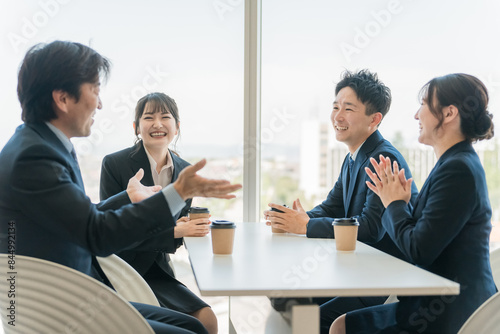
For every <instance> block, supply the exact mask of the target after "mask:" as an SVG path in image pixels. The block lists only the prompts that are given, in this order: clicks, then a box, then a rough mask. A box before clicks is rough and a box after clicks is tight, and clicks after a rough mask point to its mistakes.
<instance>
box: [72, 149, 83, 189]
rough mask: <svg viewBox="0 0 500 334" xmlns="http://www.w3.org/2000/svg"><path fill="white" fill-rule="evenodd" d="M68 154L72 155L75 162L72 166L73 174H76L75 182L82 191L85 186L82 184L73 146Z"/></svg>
mask: <svg viewBox="0 0 500 334" xmlns="http://www.w3.org/2000/svg"><path fill="white" fill-rule="evenodd" d="M70 154H71V156H72V157H73V159H74V160H75V164H74V166H73V167H74V170H75V175H76V178H77V184H78V185H79V186H80V187H81V188H82V190H83V191H85V187H84V185H83V178H82V173H81V171H80V166H79V164H78V158H77V157H76V151H75V148H74V147H73V149H72V150H71V152H70Z"/></svg>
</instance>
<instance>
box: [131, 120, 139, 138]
mask: <svg viewBox="0 0 500 334" xmlns="http://www.w3.org/2000/svg"><path fill="white" fill-rule="evenodd" d="M132 127H133V128H134V133H135V135H136V136H138V135H139V134H138V133H137V131H138V130H139V129H137V126H136V125H135V122H132Z"/></svg>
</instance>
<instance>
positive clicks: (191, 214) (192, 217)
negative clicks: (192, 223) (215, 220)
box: [188, 212, 210, 220]
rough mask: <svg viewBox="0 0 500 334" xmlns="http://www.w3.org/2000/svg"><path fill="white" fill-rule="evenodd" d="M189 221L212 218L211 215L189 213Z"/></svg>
mask: <svg viewBox="0 0 500 334" xmlns="http://www.w3.org/2000/svg"><path fill="white" fill-rule="evenodd" d="M188 217H189V219H191V220H193V219H199V218H207V219H208V218H210V213H191V212H190V213H189V214H188Z"/></svg>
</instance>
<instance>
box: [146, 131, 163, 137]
mask: <svg viewBox="0 0 500 334" xmlns="http://www.w3.org/2000/svg"><path fill="white" fill-rule="evenodd" d="M149 135H150V136H151V137H165V136H166V135H167V134H166V133H165V132H152V133H150V134H149Z"/></svg>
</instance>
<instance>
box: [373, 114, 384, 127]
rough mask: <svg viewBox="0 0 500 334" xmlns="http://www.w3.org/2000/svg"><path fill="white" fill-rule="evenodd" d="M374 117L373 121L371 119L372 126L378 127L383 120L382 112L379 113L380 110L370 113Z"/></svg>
mask: <svg viewBox="0 0 500 334" xmlns="http://www.w3.org/2000/svg"><path fill="white" fill-rule="evenodd" d="M370 116H371V117H372V121H371V124H370V125H371V126H374V127H377V126H379V125H380V122H382V114H381V113H379V112H376V113H374V114H372V115H370Z"/></svg>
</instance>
